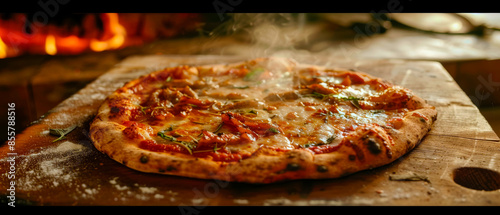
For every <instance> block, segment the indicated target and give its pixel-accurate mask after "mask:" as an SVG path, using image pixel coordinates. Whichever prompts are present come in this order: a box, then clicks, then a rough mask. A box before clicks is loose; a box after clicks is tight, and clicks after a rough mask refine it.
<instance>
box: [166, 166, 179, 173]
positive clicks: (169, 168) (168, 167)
mask: <svg viewBox="0 0 500 215" xmlns="http://www.w3.org/2000/svg"><path fill="white" fill-rule="evenodd" d="M167 171H169V172H172V171H177V168H175V167H173V166H167Z"/></svg>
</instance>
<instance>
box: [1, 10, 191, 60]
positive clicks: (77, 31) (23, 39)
mask: <svg viewBox="0 0 500 215" xmlns="http://www.w3.org/2000/svg"><path fill="white" fill-rule="evenodd" d="M0 15H2V14H0ZM200 19H201V16H199V15H198V14H135V13H125V14H118V13H102V14H76V15H75V14H73V15H72V14H70V15H67V18H65V16H61V17H57V18H56V17H51V20H49V21H47V22H46V23H40V22H36V19H33V17H30V15H29V14H24V13H14V14H4V15H3V16H2V17H1V18H0V59H1V58H8V57H16V56H19V55H23V54H36V55H39V54H42V55H45V54H47V55H56V54H57V55H73V54H80V53H84V52H102V51H106V50H115V49H120V48H123V47H127V46H135V45H142V44H144V43H146V42H150V41H152V40H155V39H160V38H170V37H174V36H177V35H181V34H183V33H185V32H193V31H194V30H195V29H197V28H198V26H200V24H199V23H200Z"/></svg>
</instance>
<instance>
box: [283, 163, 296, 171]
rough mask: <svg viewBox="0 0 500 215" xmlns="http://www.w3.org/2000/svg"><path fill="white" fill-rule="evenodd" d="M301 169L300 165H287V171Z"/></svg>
mask: <svg viewBox="0 0 500 215" xmlns="http://www.w3.org/2000/svg"><path fill="white" fill-rule="evenodd" d="M299 169H300V165H299V164H297V163H289V164H287V165H286V168H285V170H286V171H297V170H299Z"/></svg>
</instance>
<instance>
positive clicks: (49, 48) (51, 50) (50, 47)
mask: <svg viewBox="0 0 500 215" xmlns="http://www.w3.org/2000/svg"><path fill="white" fill-rule="evenodd" d="M45 52H47V54H49V55H55V54H57V47H56V38H55V37H54V36H53V35H50V34H49V35H48V36H47V38H46V39H45Z"/></svg>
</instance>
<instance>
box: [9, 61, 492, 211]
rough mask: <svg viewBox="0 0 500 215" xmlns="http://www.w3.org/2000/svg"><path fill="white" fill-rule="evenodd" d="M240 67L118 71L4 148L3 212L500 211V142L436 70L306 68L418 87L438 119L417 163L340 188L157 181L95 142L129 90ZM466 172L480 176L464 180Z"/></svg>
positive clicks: (413, 159)
mask: <svg viewBox="0 0 500 215" xmlns="http://www.w3.org/2000/svg"><path fill="white" fill-rule="evenodd" d="M241 59H242V57H233V56H161V55H155V56H134V57H130V58H128V59H126V60H124V61H123V62H121V63H119V64H117V65H116V66H115V67H113V69H111V70H110V71H109V72H107V73H105V74H104V75H102V76H100V77H99V78H98V79H97V80H95V81H93V82H92V83H91V84H89V85H88V86H86V87H85V88H83V89H82V90H80V91H79V92H78V93H76V94H74V95H73V96H71V97H70V98H68V99H67V100H65V101H64V102H62V103H61V104H59V105H58V106H57V107H55V108H54V109H53V110H51V111H49V112H48V113H47V114H45V115H44V116H43V117H42V118H40V119H39V120H37V121H36V122H34V123H33V124H32V125H31V126H29V127H28V128H27V129H25V130H24V131H23V132H22V133H20V132H18V133H19V134H18V135H17V136H16V139H15V145H13V146H14V148H10V147H9V145H8V144H7V143H4V144H3V145H2V146H1V147H0V170H1V171H0V173H1V176H0V195H1V199H2V200H0V201H1V203H2V206H4V205H7V204H8V202H9V201H11V200H9V197H10V198H12V196H14V197H15V204H17V205H162V206H164V205H165V206H188V207H189V206H192V207H191V208H188V209H190V212H200V211H201V210H203V208H204V206H262V205H294V206H295V205H320V206H323V205H326V206H338V205H342V206H344V205H348V206H358V205H377V206H379V205H391V206H392V205H396V206H401V205H403V206H414V205H417V206H420V205H431V206H432V205H446V206H448V205H451V206H457V205H459V206H462V205H480V206H482V205H500V190H499V189H498V188H499V186H500V185H499V180H500V179H499V177H500V176H499V175H498V172H500V140H499V138H498V136H497V135H496V134H495V133H494V132H493V131H492V129H491V127H490V125H489V124H488V123H487V121H486V120H485V119H484V117H483V116H482V115H481V114H480V112H479V111H478V109H477V108H476V107H475V106H474V105H473V104H472V102H471V100H470V99H469V98H468V97H467V96H466V95H465V93H464V92H463V91H462V90H461V89H460V88H459V86H458V85H457V84H456V82H455V81H454V80H453V79H452V78H451V76H450V75H449V74H448V73H447V72H446V70H445V69H444V68H443V67H442V66H441V64H439V63H437V62H426V61H401V60H370V61H354V60H353V61H338V60H336V59H333V58H332V59H330V58H328V57H321V58H318V57H314V58H310V59H300V60H299V61H301V62H304V63H314V64H319V65H327V66H332V67H342V68H349V69H357V70H361V71H365V72H367V73H369V74H372V75H375V76H378V77H381V78H384V79H386V80H389V81H392V82H393V83H395V84H398V85H402V86H405V87H408V88H410V89H411V90H413V91H414V92H415V93H416V94H418V95H420V96H421V97H423V98H425V99H426V100H427V101H428V102H429V103H430V104H432V105H434V106H436V108H437V110H438V112H439V114H438V120H437V122H436V123H435V124H434V126H433V128H432V130H431V131H430V133H429V134H428V135H427V136H426V137H425V139H424V140H423V141H422V142H421V144H420V145H419V146H417V148H416V149H414V150H413V151H411V152H410V153H409V154H408V155H406V156H404V157H402V158H400V159H398V160H396V161H395V162H393V163H391V164H389V165H386V166H383V167H380V168H376V169H371V170H366V171H362V172H359V173H355V174H353V175H350V176H346V177H343V178H340V179H328V180H297V181H289V182H281V183H276V184H267V185H262V184H260V185H255V184H243V183H228V182H223V181H217V180H199V179H191V178H183V177H176V176H166V175H157V174H148V173H142V172H138V171H135V170H132V169H129V168H127V167H125V166H124V165H122V164H120V163H117V162H115V161H113V160H111V159H110V158H108V157H107V156H106V155H104V154H102V153H100V152H99V151H97V150H96V149H95V148H94V147H93V145H92V142H91V141H90V140H89V138H88V128H89V122H90V121H91V120H92V118H93V116H94V114H95V113H96V110H97V108H98V107H99V106H100V104H101V102H102V101H103V100H104V99H105V98H106V96H107V95H109V94H110V93H111V92H113V91H114V90H115V89H117V88H118V87H121V86H122V85H123V84H124V83H125V82H127V81H129V80H132V79H134V78H136V77H138V76H140V75H143V74H146V73H148V72H151V71H154V70H156V69H159V68H163V67H168V66H175V65H179V64H191V65H195V64H209V63H225V62H234V61H238V60H241ZM2 123H7V122H2ZM72 125H77V128H76V129H75V130H73V131H72V132H71V133H69V134H68V135H67V138H66V139H64V140H61V141H57V142H52V141H53V140H54V139H56V137H54V136H52V135H50V134H49V129H50V128H53V129H60V128H67V127H70V126H72ZM8 153H15V154H8ZM12 158H14V162H12ZM463 167H472V169H469V170H476V171H458V172H457V170H461V169H460V168H463ZM479 168H481V169H479ZM465 170H467V169H465ZM12 171H13V172H12ZM9 172H10V173H9ZM463 172H465V173H466V174H462V173H463ZM9 176H10V177H9ZM12 176H15V178H11V177H12ZM483 179H484V180H483ZM456 181H457V182H456ZM11 182H14V183H15V185H14V186H11V185H10V183H11ZM483 187H486V189H488V188H491V190H483ZM13 190H14V192H15V193H12V191H13ZM12 194H14V195H12Z"/></svg>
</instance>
